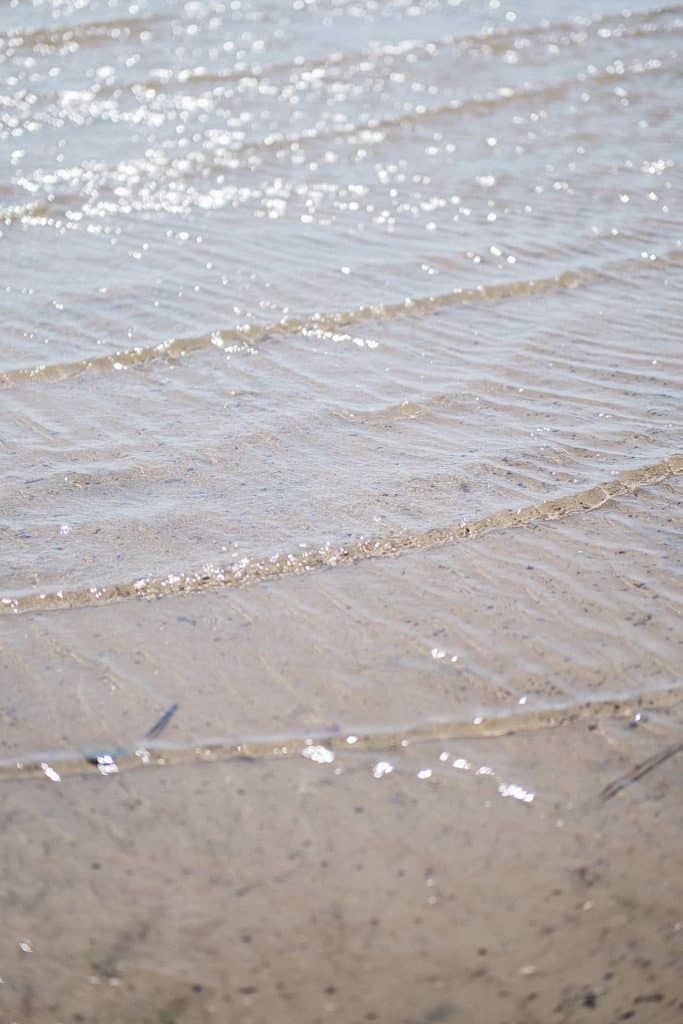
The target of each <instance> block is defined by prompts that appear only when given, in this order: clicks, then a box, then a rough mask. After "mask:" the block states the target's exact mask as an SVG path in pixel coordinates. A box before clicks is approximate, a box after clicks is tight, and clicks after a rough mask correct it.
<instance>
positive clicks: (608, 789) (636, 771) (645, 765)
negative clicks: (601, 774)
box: [600, 741, 683, 800]
mask: <svg viewBox="0 0 683 1024" xmlns="http://www.w3.org/2000/svg"><path fill="white" fill-rule="evenodd" d="M681 750H683V741H679V742H678V743H672V744H671V746H670V747H665V748H664V750H660V751H659V753H657V754H653V755H652V757H648V759H647V761H641V763H640V764H637V765H636V766H635V768H632V769H631V771H630V772H627V773H626V774H625V775H621V776H620V777H619V778H618V779H615V780H614V782H610V783H609V785H607V786H605V788H604V789H601V790H600V799H601V800H610V799H611V798H612V797H613V796H616V794H617V793H618V792H619V791H620V790H622V789H624V788H625V787H626V786H630V785H631V783H632V782H636V780H637V779H642V777H643V775H647V773H648V772H651V771H652V769H653V768H657V767H658V765H660V764H663V763H664V761H668V760H669V758H670V757H674V756H675V755H676V754H678V753H680V751H681Z"/></svg>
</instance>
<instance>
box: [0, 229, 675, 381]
mask: <svg viewBox="0 0 683 1024" xmlns="http://www.w3.org/2000/svg"><path fill="white" fill-rule="evenodd" d="M681 256H682V254H681V251H680V250H678V249H672V250H669V251H668V252H665V253H662V254H660V255H659V256H658V258H657V259H656V260H648V261H647V262H644V261H643V259H642V258H637V257H636V258H633V257H631V258H626V259H623V260H619V261H614V262H611V263H609V264H606V265H604V266H602V267H579V268H577V269H576V270H565V271H562V272H561V273H559V274H555V275H554V276H552V277H539V278H531V279H526V280H518V281H511V282H509V283H500V284H489V285H477V286H476V287H470V288H454V289H452V290H451V291H446V292H441V293H439V294H437V295H425V296H418V297H415V298H406V299H404V300H403V302H393V303H380V304H377V305H364V306H357V307H356V308H355V309H350V310H341V311H338V312H329V313H314V314H312V315H311V316H308V317H285V318H283V319H282V320H278V321H276V322H274V323H269V324H264V325H258V324H243V325H238V326H236V327H231V328H227V329H224V330H216V331H213V332H212V333H211V334H203V335H199V336H197V337H189V338H174V339H171V340H168V341H163V342H160V343H159V344H157V345H147V346H136V347H135V348H129V349H120V350H119V351H117V352H112V353H107V354H102V355H97V356H88V357H87V358H85V359H79V360H75V361H74V362H69V363H41V364H39V365H37V366H27V367H17V368H16V369H8V370H4V371H3V370H0V386H5V387H11V386H13V385H18V384H21V383H23V382H25V381H45V382H48V383H57V382H59V381H64V380H68V379H69V378H72V377H78V376H80V375H81V374H83V373H87V372H106V371H112V370H113V371H117V370H118V371H120V370H127V369H130V368H132V367H135V366H146V365H147V364H149V363H154V362H157V361H160V360H166V361H175V360H178V359H181V358H184V357H185V356H187V355H189V354H190V353H192V352H198V351H205V350H210V349H211V348H213V347H219V348H223V347H224V346H225V344H226V342H237V343H242V344H246V345H248V346H250V347H251V346H254V345H256V344H259V343H261V342H263V341H265V340H266V339H268V338H271V337H275V336H282V335H285V334H302V333H305V332H306V331H319V330H323V331H335V330H338V329H339V328H342V327H348V326H351V325H352V324H356V323H360V322H362V321H365V320H378V321H383V322H386V321H389V320H394V319H397V318H398V317H405V316H418V317H419V316H429V315H430V314H431V313H433V312H436V311H438V310H439V309H444V308H447V307H449V306H458V305H467V304H469V303H474V302H495V301H500V300H502V299H509V298H518V297H523V296H532V295H544V294H547V293H548V292H553V291H563V290H567V289H573V288H578V287H581V286H586V285H589V284H592V283H595V282H597V281H600V280H603V279H605V278H606V277H609V276H611V275H618V274H625V273H628V272H629V271H630V270H636V269H637V270H638V271H648V272H650V271H655V270H659V269H660V268H661V266H662V265H663V264H666V263H674V262H675V263H678V262H679V261H680V260H681Z"/></svg>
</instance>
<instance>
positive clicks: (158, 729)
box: [143, 704, 178, 740]
mask: <svg viewBox="0 0 683 1024" xmlns="http://www.w3.org/2000/svg"><path fill="white" fill-rule="evenodd" d="M177 710H178V705H177V704H171V706H170V708H169V709H168V711H164V713H163V715H162V716H161V718H160V719H159V721H158V722H155V723H154V725H153V726H152V728H151V729H150V730H149V731H148V732H146V733H145V735H144V737H143V739H146V740H153V739H155V737H157V736H158V735H159V734H160V733H162V732H163V731H164V729H165V728H166V726H167V725H168V723H169V722H170V721H171V719H172V718H173V716H174V715H175V713H176V711H177Z"/></svg>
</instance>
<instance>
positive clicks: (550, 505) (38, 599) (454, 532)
mask: <svg viewBox="0 0 683 1024" xmlns="http://www.w3.org/2000/svg"><path fill="white" fill-rule="evenodd" d="M681 472H683V455H679V454H674V455H671V456H670V457H669V458H667V459H665V460H663V461H662V462H658V463H655V464H653V465H649V466H643V467H641V468H639V469H635V470H632V471H630V472H627V473H624V474H622V476H620V477H617V478H615V479H613V480H609V481H607V482H606V483H602V484H598V485H597V486H595V487H591V488H588V489H587V490H583V491H578V492H575V493H573V494H568V495H566V496H565V497H562V498H555V499H552V500H551V501H545V502H542V503H541V504H537V505H529V506H527V507H525V508H520V509H516V510H510V509H504V510H502V511H499V512H494V513H492V514H491V515H488V516H484V517H483V518H481V519H478V520H474V521H473V522H470V523H461V524H459V525H451V526H443V527H435V528H433V529H430V530H425V531H421V532H413V533H411V532H409V531H405V532H401V533H393V534H388V535H386V536H380V537H370V538H361V539H359V540H357V541H355V542H354V543H351V544H343V545H334V544H327V545H324V546H323V547H320V548H316V549H312V550H310V551H305V550H304V551H298V552H297V553H296V554H292V553H288V554H280V553H277V554H274V555H270V556H268V557H265V558H253V559H252V558H245V559H243V560H241V561H239V562H234V563H232V564H230V565H208V566H203V567H202V568H201V569H198V570H189V571H188V570H179V571H178V572H176V573H171V574H169V575H167V576H145V577H141V578H139V579H135V580H126V581H122V582H118V583H104V584H102V585H100V586H96V587H89V588H83V587H81V588H76V589H59V590H54V591H48V592H45V593H36V592H32V593H28V594H21V595H16V596H12V595H6V596H4V597H2V598H1V599H0V614H10V615H11V614H15V615H16V614H22V613H26V612H36V611H41V612H46V611H59V610H65V609H68V608H83V607H89V606H93V605H103V604H112V603H113V602H117V601H125V600H131V599H135V598H146V599H156V598H161V597H168V596H170V595H172V594H195V593H201V592H202V591H206V590H218V589H224V588H228V587H242V586H247V585H249V584H254V583H263V582H265V581H266V580H273V579H279V578H281V577H283V576H300V575H302V574H304V573H309V572H312V571H319V570H322V569H332V568H337V567H340V566H345V565H354V564H356V563H358V562H363V561H366V560H368V559H374V558H397V557H399V556H400V555H404V554H407V553H408V552H411V551H425V550H428V549H430V548H435V547H443V546H444V545H446V544H452V543H454V542H455V541H458V540H465V539H468V538H469V539H473V538H477V537H481V536H483V535H484V534H486V533H490V532H491V531H494V530H496V531H498V530H509V529H514V528H517V527H520V526H527V525H529V524H531V523H539V522H548V521H552V520H556V519H563V518H565V517H566V516H569V515H573V514H576V513H579V512H590V511H595V510H597V509H599V508H601V507H602V506H603V505H605V504H606V503H607V502H608V501H610V500H612V499H614V498H618V497H619V496H622V495H626V494H630V493H632V492H633V491H634V490H635V489H637V488H639V487H645V486H652V485H653V484H657V483H661V482H662V481H663V480H666V479H667V478H668V477H671V476H674V475H676V474H678V473H681Z"/></svg>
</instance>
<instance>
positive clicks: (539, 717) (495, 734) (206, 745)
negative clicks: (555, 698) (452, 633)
mask: <svg viewBox="0 0 683 1024" xmlns="http://www.w3.org/2000/svg"><path fill="white" fill-rule="evenodd" d="M681 699H683V687H682V686H673V687H670V688H665V689H660V690H652V691H650V692H648V693H642V694H635V695H633V694H626V695H624V694H618V693H617V694H613V695H611V696H610V697H609V698H606V699H602V700H585V701H578V702H572V703H562V704H553V705H550V706H547V707H543V708H538V709H535V710H530V711H519V710H516V711H513V712H509V711H504V712H502V713H487V714H484V715H478V716H476V717H475V718H450V719H443V718H442V719H428V720H427V721H425V722H421V723H419V724H417V725H416V724H408V725H405V726H403V727H398V726H393V727H390V728H385V729H381V728H375V729H363V728H361V729H350V728H349V729H343V730H342V729H339V728H336V729H328V730H324V729H323V730H320V731H318V732H316V734H315V735H314V736H311V735H310V734H309V735H303V734H300V733H299V734H295V735H292V734H290V735H279V736H252V737H244V738H243V739H228V738H225V737H219V738H207V739H202V740H198V741H196V742H193V743H191V744H177V743H176V744H173V743H169V742H163V741H155V740H152V741H147V740H142V741H141V742H140V743H139V744H138V745H137V747H135V748H134V749H131V750H125V749H120V750H116V751H113V752H105V751H102V752H101V753H100V754H99V756H98V755H97V754H90V753H87V754H86V753H82V752H79V751H76V750H66V751H64V750H61V751H52V752H49V753H47V752H44V753H39V754H28V755H25V756H21V757H14V758H3V759H0V780H5V781H8V780H12V779H25V780H29V779H36V778H44V777H45V776H47V777H48V778H49V779H51V780H52V781H55V782H57V781H60V780H61V779H62V778H63V777H64V776H69V775H71V776H73V775H83V774H84V773H86V772H89V773H90V772H96V771H99V772H101V773H102V774H110V773H111V772H112V771H114V772H118V771H120V770H122V769H130V768H135V767H138V768H142V767H144V766H149V765H154V766H156V767H162V766H164V767H169V766H177V765H184V764H197V763H206V762H211V761H230V760H246V761H263V760H274V759H277V760H283V759H293V758H298V757H308V758H309V759H311V760H316V759H318V760H321V761H323V760H324V761H325V762H331V761H333V760H335V759H336V757H337V756H339V755H343V754H347V755H348V754H351V755H353V754H356V753H360V752H377V753H379V752H384V751H391V750H404V749H405V748H406V747H408V746H410V745H413V744H417V743H429V742H433V741H435V740H441V741H444V742H448V741H453V740H472V739H481V740H487V739H497V738H499V737H501V736H510V735H513V734H515V733H528V732H540V731H542V730H546V729H556V728H559V727H560V726H564V725H569V724H571V723H573V722H580V721H586V720H590V721H594V720H595V719H600V718H610V719H613V718H626V717H629V718H630V717H632V716H633V715H634V714H637V713H638V712H639V711H643V710H654V709H658V710H665V709H667V708H671V707H674V706H675V705H676V704H679V703H680V701H681ZM321 753H322V755H323V756H322V757H320V754H321Z"/></svg>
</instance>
